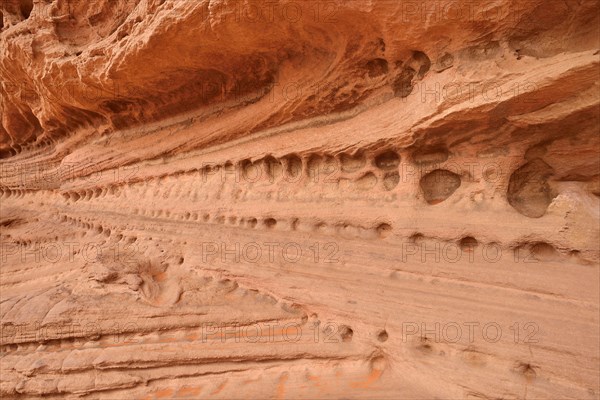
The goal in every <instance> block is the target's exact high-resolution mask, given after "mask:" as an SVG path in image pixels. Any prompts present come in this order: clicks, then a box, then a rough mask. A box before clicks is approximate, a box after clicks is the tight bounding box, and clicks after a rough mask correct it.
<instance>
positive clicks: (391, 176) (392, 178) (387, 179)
mask: <svg viewBox="0 0 600 400" xmlns="http://www.w3.org/2000/svg"><path fill="white" fill-rule="evenodd" d="M399 182H400V174H399V173H398V172H397V171H395V172H388V173H387V174H385V176H384V177H383V187H384V189H385V190H388V191H389V190H392V189H394V188H395V187H396V186H398V183H399Z"/></svg>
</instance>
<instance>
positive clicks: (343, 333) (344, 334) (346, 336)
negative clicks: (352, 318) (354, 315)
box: [339, 325, 354, 342]
mask: <svg viewBox="0 0 600 400" xmlns="http://www.w3.org/2000/svg"><path fill="white" fill-rule="evenodd" d="M339 333H340V338H342V342H350V341H352V336H354V331H353V330H352V328H350V327H349V326H348V325H341V326H340V330H339Z"/></svg>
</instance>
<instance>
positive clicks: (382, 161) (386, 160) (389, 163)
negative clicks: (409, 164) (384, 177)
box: [375, 150, 400, 171]
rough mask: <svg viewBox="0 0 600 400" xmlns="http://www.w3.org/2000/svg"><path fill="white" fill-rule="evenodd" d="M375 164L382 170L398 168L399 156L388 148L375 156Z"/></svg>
mask: <svg viewBox="0 0 600 400" xmlns="http://www.w3.org/2000/svg"><path fill="white" fill-rule="evenodd" d="M375 165H376V166H377V168H379V169H382V170H384V171H389V170H393V169H396V168H398V165H400V156H399V155H398V153H396V152H395V151H392V150H388V151H386V152H384V153H381V154H379V155H378V156H376V157H375Z"/></svg>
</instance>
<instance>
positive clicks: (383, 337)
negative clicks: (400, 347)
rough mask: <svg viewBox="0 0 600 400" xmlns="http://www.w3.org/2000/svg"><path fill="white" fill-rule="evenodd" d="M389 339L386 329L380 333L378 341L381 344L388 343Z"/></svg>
mask: <svg viewBox="0 0 600 400" xmlns="http://www.w3.org/2000/svg"><path fill="white" fill-rule="evenodd" d="M388 338H389V335H388V333H387V331H386V330H385V329H383V330H381V331H379V333H378V334H377V340H379V341H380V342H386V341H387V340H388Z"/></svg>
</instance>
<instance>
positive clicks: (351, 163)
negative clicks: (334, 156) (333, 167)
mask: <svg viewBox="0 0 600 400" xmlns="http://www.w3.org/2000/svg"><path fill="white" fill-rule="evenodd" d="M339 160H340V165H341V168H342V172H356V171H359V170H360V169H361V168H363V167H364V166H365V165H366V163H367V160H366V158H365V156H364V154H356V155H353V156H351V155H349V154H346V153H342V154H340V156H339Z"/></svg>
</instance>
